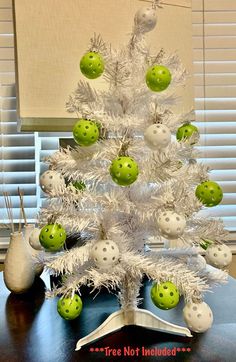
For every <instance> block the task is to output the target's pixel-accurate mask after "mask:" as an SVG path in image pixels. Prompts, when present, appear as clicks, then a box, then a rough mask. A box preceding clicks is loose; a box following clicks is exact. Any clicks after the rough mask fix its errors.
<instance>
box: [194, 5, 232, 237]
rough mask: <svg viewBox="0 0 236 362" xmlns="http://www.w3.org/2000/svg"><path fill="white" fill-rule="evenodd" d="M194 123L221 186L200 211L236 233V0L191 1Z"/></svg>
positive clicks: (204, 159) (206, 160) (206, 159)
mask: <svg viewBox="0 0 236 362" xmlns="http://www.w3.org/2000/svg"><path fill="white" fill-rule="evenodd" d="M192 6H193V47H194V50H193V51H194V79H195V97H196V98H195V106H196V107H195V108H196V120H197V122H196V125H197V126H198V127H199V129H200V132H201V147H199V151H200V152H201V156H200V157H201V159H200V161H202V162H203V163H205V164H207V165H209V166H210V168H211V169H212V171H211V172H210V178H211V179H212V180H215V181H216V182H218V183H219V184H220V185H221V187H222V188H223V191H224V198H223V201H222V203H221V204H220V205H218V206H217V207H214V208H212V209H207V210H204V211H203V212H202V215H206V216H209V215H210V216H215V217H221V218H222V219H223V220H224V223H225V226H226V228H227V229H229V230H230V231H231V232H236V1H235V0H224V1H222V0H193V2H192Z"/></svg>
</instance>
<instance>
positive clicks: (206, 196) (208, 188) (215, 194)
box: [195, 181, 223, 207]
mask: <svg viewBox="0 0 236 362" xmlns="http://www.w3.org/2000/svg"><path fill="white" fill-rule="evenodd" d="M195 195H196V197H197V198H198V200H199V201H201V202H202V203H203V205H205V206H208V207H212V206H216V205H218V204H219V203H220V202H221V200H222V198H223V191H222V189H221V187H220V185H219V184H218V183H216V182H214V181H204V182H202V183H201V184H200V185H198V186H197V188H196V191H195Z"/></svg>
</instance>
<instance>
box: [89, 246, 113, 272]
mask: <svg viewBox="0 0 236 362" xmlns="http://www.w3.org/2000/svg"><path fill="white" fill-rule="evenodd" d="M119 256H120V251H119V248H118V245H117V244H116V243H115V242H114V241H113V240H100V241H98V242H97V243H96V244H94V246H93V247H92V250H91V258H92V259H93V260H94V262H95V264H96V266H97V267H98V268H100V269H107V268H111V267H113V266H114V265H115V264H117V262H118V261H119Z"/></svg>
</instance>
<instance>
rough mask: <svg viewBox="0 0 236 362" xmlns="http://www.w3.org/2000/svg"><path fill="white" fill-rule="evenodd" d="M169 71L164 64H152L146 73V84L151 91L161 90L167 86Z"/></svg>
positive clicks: (169, 79) (169, 77)
mask: <svg viewBox="0 0 236 362" xmlns="http://www.w3.org/2000/svg"><path fill="white" fill-rule="evenodd" d="M170 82H171V73H170V71H169V69H168V68H166V67H165V66H164V65H153V66H152V67H150V68H148V70H147V73H146V84H147V86H148V88H149V89H151V90H152V91H153V92H162V91H164V90H165V89H166V88H168V87H169V85H170Z"/></svg>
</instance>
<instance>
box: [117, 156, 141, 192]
mask: <svg viewBox="0 0 236 362" xmlns="http://www.w3.org/2000/svg"><path fill="white" fill-rule="evenodd" d="M138 174H139V169H138V165H137V163H136V162H135V161H134V160H133V159H132V158H130V157H127V156H122V157H118V158H116V159H115V160H113V161H112V164H111V167H110V175H111V177H112V180H113V181H114V182H115V183H117V184H118V185H120V186H129V185H131V184H132V183H133V182H134V181H136V180H137V177H138Z"/></svg>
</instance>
